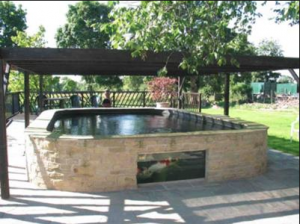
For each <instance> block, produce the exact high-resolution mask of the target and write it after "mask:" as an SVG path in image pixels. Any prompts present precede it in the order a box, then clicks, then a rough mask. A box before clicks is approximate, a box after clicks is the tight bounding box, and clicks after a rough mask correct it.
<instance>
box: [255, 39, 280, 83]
mask: <svg viewBox="0 0 300 224" xmlns="http://www.w3.org/2000/svg"><path fill="white" fill-rule="evenodd" d="M256 54H257V55H258V56H271V57H283V56H284V55H283V50H282V47H281V46H280V44H279V43H278V42H277V41H275V40H263V41H261V42H260V43H259V45H258V47H257V49H256ZM279 76H280V73H276V72H271V71H270V72H255V73H253V81H254V82H268V81H270V79H275V80H276V79H278V78H279Z"/></svg>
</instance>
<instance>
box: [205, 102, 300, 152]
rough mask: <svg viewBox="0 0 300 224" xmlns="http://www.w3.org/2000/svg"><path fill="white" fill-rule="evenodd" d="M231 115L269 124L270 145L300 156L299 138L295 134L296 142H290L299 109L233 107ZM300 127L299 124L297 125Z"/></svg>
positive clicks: (207, 111)
mask: <svg viewBox="0 0 300 224" xmlns="http://www.w3.org/2000/svg"><path fill="white" fill-rule="evenodd" d="M203 113H207V114H222V113H223V110H221V109H204V110H203ZM230 116H231V117H233V118H240V119H242V120H246V121H252V122H257V123H261V124H264V125H267V126H268V127H270V129H269V147H270V148H272V149H277V150H280V151H282V152H286V153H290V154H293V155H296V156H299V138H298V137H297V134H295V137H294V142H292V143H291V142H290V132H291V123H292V122H293V121H295V120H296V118H297V116H298V112H297V111H287V112H281V111H265V110H255V109H254V110H249V109H239V108H232V109H231V111H230ZM297 127H299V125H297Z"/></svg>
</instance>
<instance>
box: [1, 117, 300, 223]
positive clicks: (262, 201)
mask: <svg viewBox="0 0 300 224" xmlns="http://www.w3.org/2000/svg"><path fill="white" fill-rule="evenodd" d="M23 131H24V121H23V119H22V117H17V118H16V119H15V120H14V122H13V123H12V125H11V126H10V127H9V128H8V135H9V162H10V167H9V171H10V185H11V194H12V197H11V200H9V201H3V200H0V223H1V224H10V223H18V224H29V223H30V224H32V223H41V224H48V223H53V224H63V223H72V224H73V223H80V224H81V223H82V224H83V223H109V224H122V223H129V224H137V223H143V224H176V223H188V224H202V223H203V224H229V223H230V224H231V223H238V224H298V223H299V158H296V157H293V156H290V155H286V154H283V153H280V152H277V151H274V150H270V151H269V169H268V172H267V173H266V174H265V175H263V176H259V177H256V178H252V179H247V180H239V181H231V182H225V183H217V184H207V183H205V182H203V181H189V182H182V183H173V184H160V185H152V186H143V187H141V188H140V189H139V190H135V191H124V192H115V193H99V194H86V193H70V192H59V191H50V190H42V189H38V188H37V187H35V186H34V185H32V184H30V183H28V182H27V175H26V170H25V157H24V136H23Z"/></svg>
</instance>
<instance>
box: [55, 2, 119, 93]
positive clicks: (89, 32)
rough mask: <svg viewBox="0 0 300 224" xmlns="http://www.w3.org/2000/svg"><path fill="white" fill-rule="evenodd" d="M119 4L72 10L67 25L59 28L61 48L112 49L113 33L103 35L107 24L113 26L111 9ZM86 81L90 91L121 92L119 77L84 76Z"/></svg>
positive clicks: (79, 6)
mask: <svg viewBox="0 0 300 224" xmlns="http://www.w3.org/2000/svg"><path fill="white" fill-rule="evenodd" d="M116 3H117V2H112V3H110V4H109V6H107V5H104V4H100V3H99V2H97V1H81V2H79V3H77V4H75V5H70V6H69V11H68V14H67V24H65V25H64V26H63V27H61V28H59V29H58V31H57V34H56V42H57V46H58V47H61V48H94V49H95V48H96V49H98V48H102V49H103V48H110V42H109V35H110V32H104V31H102V27H103V25H104V24H106V23H110V22H111V19H110V18H109V17H108V15H109V13H110V11H111V7H113V6H114V5H115V4H116ZM83 80H85V81H86V83H87V84H88V85H89V88H93V89H97V88H105V87H109V88H116V89H118V88H120V86H121V85H122V80H121V79H120V78H119V77H110V76H101V77H96V76H93V74H91V76H84V77H83Z"/></svg>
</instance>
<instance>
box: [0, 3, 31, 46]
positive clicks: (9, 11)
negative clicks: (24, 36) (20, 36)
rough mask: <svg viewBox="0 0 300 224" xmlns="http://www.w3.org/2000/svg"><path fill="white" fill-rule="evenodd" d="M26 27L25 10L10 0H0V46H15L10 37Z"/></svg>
mask: <svg viewBox="0 0 300 224" xmlns="http://www.w3.org/2000/svg"><path fill="white" fill-rule="evenodd" d="M26 29H27V25H26V11H24V10H23V9H22V7H21V6H19V7H16V6H15V5H14V3H12V2H11V1H0V47H16V44H15V43H14V42H13V41H12V40H11V37H13V36H16V35H17V32H18V31H24V30H26Z"/></svg>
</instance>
